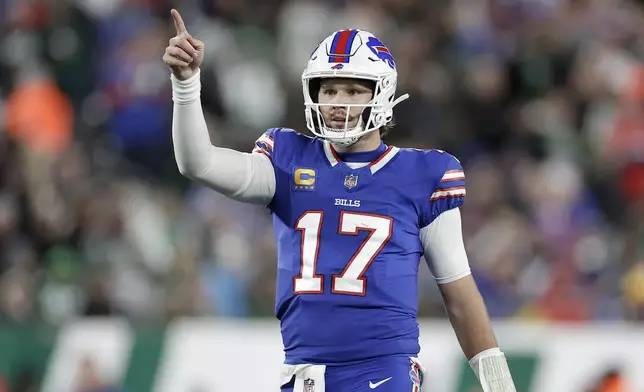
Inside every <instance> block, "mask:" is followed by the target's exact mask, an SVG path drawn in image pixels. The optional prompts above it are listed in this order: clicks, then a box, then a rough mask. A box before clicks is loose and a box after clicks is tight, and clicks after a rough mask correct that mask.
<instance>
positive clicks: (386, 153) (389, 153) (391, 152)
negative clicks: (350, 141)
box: [322, 140, 400, 174]
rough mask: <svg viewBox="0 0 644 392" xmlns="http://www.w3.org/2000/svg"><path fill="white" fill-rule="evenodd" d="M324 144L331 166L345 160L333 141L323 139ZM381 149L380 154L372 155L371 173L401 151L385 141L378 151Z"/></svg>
mask: <svg viewBox="0 0 644 392" xmlns="http://www.w3.org/2000/svg"><path fill="white" fill-rule="evenodd" d="M322 145H323V147H324V155H325V156H326V159H327V160H328V161H329V164H330V165H331V167H335V166H336V165H337V164H339V163H341V162H343V160H342V157H341V156H340V155H341V154H339V153H338V152H337V151H336V150H335V148H333V145H332V144H331V143H329V142H328V141H327V140H324V141H322ZM379 150H380V151H382V153H381V154H380V155H379V156H376V157H373V156H372V157H371V158H375V159H373V160H372V161H371V163H369V170H371V174H375V173H376V172H377V171H378V170H380V169H382V168H383V167H385V166H386V165H387V164H388V163H389V162H390V161H391V160H392V159H393V158H394V157H395V156H396V154H398V151H400V149H399V148H398V147H394V146H387V145H385V144H384V143H383V144H381V147H379V149H378V150H376V151H379ZM360 154H361V153H360ZM366 154H369V153H366Z"/></svg>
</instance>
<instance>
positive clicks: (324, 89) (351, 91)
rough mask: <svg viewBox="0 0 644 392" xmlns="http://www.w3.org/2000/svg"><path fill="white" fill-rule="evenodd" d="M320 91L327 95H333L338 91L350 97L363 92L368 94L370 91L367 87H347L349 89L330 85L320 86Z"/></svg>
mask: <svg viewBox="0 0 644 392" xmlns="http://www.w3.org/2000/svg"><path fill="white" fill-rule="evenodd" d="M321 93H322V95H324V96H327V97H333V96H336V95H337V94H340V93H343V94H346V95H348V96H350V97H356V96H359V95H363V94H370V91H369V90H367V89H360V88H349V89H341V90H340V89H336V88H332V87H322V89H321Z"/></svg>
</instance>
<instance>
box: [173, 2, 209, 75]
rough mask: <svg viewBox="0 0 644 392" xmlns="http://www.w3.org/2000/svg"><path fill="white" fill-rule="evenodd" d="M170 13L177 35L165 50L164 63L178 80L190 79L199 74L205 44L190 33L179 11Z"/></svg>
mask: <svg viewBox="0 0 644 392" xmlns="http://www.w3.org/2000/svg"><path fill="white" fill-rule="evenodd" d="M170 13H171V15H172V19H173V20H174V27H175V28H176V29H177V35H176V36H174V37H172V38H171V39H170V44H169V45H168V47H167V48H165V53H164V54H163V62H164V63H166V64H167V65H168V67H170V69H171V70H172V73H173V74H174V76H175V77H176V78H177V79H179V80H186V79H190V77H191V76H193V75H194V74H195V73H197V71H198V70H199V66H200V65H201V62H202V61H203V56H204V49H205V48H204V44H203V42H201V41H199V40H198V39H196V38H193V37H192V36H191V35H190V34H189V33H188V30H187V29H186V25H185V24H184V23H183V18H181V15H180V14H179V12H178V11H177V10H174V9H173V10H172V11H171V12H170Z"/></svg>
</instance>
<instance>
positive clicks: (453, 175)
mask: <svg viewBox="0 0 644 392" xmlns="http://www.w3.org/2000/svg"><path fill="white" fill-rule="evenodd" d="M462 179H465V173H464V172H463V170H448V171H446V172H445V174H444V175H443V178H441V181H454V180H462Z"/></svg>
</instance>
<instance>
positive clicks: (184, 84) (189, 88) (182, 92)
mask: <svg viewBox="0 0 644 392" xmlns="http://www.w3.org/2000/svg"><path fill="white" fill-rule="evenodd" d="M170 80H171V81H172V100H173V101H174V102H175V103H177V104H180V105H186V104H189V103H192V102H194V101H196V100H198V99H199V98H200V97H201V70H200V69H198V70H197V72H196V73H195V74H194V75H192V76H191V77H190V78H189V79H186V80H179V79H177V78H176V77H175V76H174V74H171V75H170Z"/></svg>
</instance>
